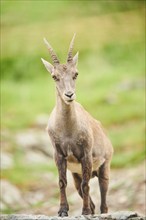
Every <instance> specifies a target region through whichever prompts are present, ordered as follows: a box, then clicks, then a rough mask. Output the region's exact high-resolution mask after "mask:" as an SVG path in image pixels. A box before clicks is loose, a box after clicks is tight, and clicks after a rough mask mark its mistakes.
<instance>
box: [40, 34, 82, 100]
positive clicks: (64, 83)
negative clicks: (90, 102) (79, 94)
mask: <svg viewBox="0 0 146 220" xmlns="http://www.w3.org/2000/svg"><path fill="white" fill-rule="evenodd" d="M74 39H75V34H74V36H73V38H72V41H71V43H70V47H69V52H68V57H67V62H66V64H60V62H59V59H58V58H57V55H56V53H55V52H54V50H53V48H52V47H51V45H50V44H49V43H48V42H47V40H46V39H44V42H45V44H46V45H47V47H48V50H49V53H50V55H51V58H52V61H53V65H52V64H51V63H49V62H48V61H46V60H44V59H41V60H42V62H43V64H44V65H45V67H46V69H47V70H48V71H49V72H50V73H51V76H52V78H53V79H54V80H55V82H56V88H57V90H58V92H59V94H60V96H61V98H62V99H63V101H64V102H65V103H66V104H70V103H71V102H72V101H73V100H74V99H75V97H76V95H75V80H76V78H77V75H78V71H77V63H78V52H77V53H76V55H75V56H74V57H73V55H72V51H73V44H74Z"/></svg>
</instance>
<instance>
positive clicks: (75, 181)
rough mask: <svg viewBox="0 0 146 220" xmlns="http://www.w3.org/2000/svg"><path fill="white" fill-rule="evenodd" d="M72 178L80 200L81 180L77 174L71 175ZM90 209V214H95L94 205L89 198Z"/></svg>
mask: <svg viewBox="0 0 146 220" xmlns="http://www.w3.org/2000/svg"><path fill="white" fill-rule="evenodd" d="M72 176H73V179H74V184H75V187H76V189H77V191H78V193H79V195H80V196H81V198H83V194H82V190H81V183H82V178H81V176H80V175H79V174H77V173H72ZM90 208H91V213H92V214H95V205H94V203H93V201H92V199H91V197H90Z"/></svg>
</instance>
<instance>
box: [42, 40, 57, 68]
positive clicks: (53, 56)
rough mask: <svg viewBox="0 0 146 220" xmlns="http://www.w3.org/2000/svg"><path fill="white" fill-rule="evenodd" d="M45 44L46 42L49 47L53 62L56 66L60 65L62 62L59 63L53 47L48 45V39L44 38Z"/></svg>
mask: <svg viewBox="0 0 146 220" xmlns="http://www.w3.org/2000/svg"><path fill="white" fill-rule="evenodd" d="M44 42H45V44H46V45H47V47H48V50H49V53H50V55H51V58H52V60H53V63H54V65H55V66H56V65H58V64H59V63H60V62H59V60H58V58H57V55H56V53H55V52H54V50H53V48H52V47H51V45H50V44H49V43H48V41H47V40H46V38H44Z"/></svg>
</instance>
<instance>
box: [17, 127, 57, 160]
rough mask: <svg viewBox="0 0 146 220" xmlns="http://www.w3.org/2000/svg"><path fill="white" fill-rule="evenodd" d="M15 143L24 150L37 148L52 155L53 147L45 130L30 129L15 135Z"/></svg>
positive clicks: (49, 155) (47, 154)
mask: <svg viewBox="0 0 146 220" xmlns="http://www.w3.org/2000/svg"><path fill="white" fill-rule="evenodd" d="M15 141H16V144H17V145H18V146H19V147H20V148H22V149H23V150H25V151H28V150H29V149H31V150H37V151H39V152H42V153H43V154H44V155H46V156H48V157H51V158H52V157H53V153H54V151H53V147H52V145H51V142H50V139H49V135H48V134H47V132H46V131H45V130H44V131H39V130H35V129H30V130H27V131H24V132H20V133H18V134H17V135H16V139H15Z"/></svg>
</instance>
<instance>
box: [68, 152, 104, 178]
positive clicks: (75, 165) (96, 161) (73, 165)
mask: <svg viewBox="0 0 146 220" xmlns="http://www.w3.org/2000/svg"><path fill="white" fill-rule="evenodd" d="M104 161H105V159H104V158H93V159H92V172H93V171H97V170H98V168H99V167H100V166H101V165H102V164H103V163H104ZM67 168H68V169H69V170H70V171H71V172H72V173H78V174H82V167H81V163H79V162H78V161H77V160H76V159H75V157H74V156H70V157H68V158H67Z"/></svg>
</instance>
